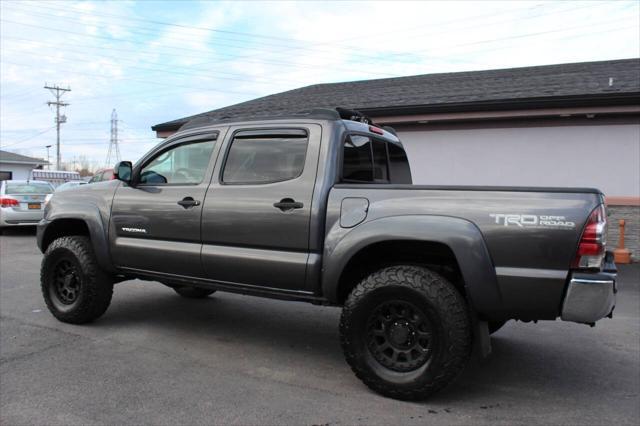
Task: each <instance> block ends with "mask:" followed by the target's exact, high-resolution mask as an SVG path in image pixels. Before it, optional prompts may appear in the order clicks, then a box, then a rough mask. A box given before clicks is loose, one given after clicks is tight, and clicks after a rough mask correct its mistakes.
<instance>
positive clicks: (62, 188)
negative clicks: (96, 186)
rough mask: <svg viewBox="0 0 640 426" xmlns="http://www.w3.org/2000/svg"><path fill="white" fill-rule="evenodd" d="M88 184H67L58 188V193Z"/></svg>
mask: <svg viewBox="0 0 640 426" xmlns="http://www.w3.org/2000/svg"><path fill="white" fill-rule="evenodd" d="M86 184H87V182H67V183H63V184H62V185H60V186H59V187H57V188H56V192H60V191H66V190H68V189H72V188H77V187H79V186H80V185H86Z"/></svg>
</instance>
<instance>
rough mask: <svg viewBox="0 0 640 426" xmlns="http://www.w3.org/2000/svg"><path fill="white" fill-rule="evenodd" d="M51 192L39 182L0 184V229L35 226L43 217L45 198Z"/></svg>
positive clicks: (8, 181) (12, 181) (20, 181)
mask: <svg viewBox="0 0 640 426" xmlns="http://www.w3.org/2000/svg"><path fill="white" fill-rule="evenodd" d="M52 192H53V186H52V185H51V184H50V183H49V182H45V181H41V180H31V181H28V180H5V181H2V182H1V183H0V229H3V228H5V227H10V226H25V225H31V226H33V225H37V224H38V222H40V220H42V217H43V215H44V204H45V198H46V197H47V195H48V194H51V193H52Z"/></svg>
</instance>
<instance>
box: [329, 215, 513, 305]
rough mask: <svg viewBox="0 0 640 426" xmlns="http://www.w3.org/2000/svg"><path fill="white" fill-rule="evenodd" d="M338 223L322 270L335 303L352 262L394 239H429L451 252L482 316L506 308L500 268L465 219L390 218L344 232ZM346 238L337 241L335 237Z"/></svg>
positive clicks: (476, 232) (438, 217) (475, 229)
mask: <svg viewBox="0 0 640 426" xmlns="http://www.w3.org/2000/svg"><path fill="white" fill-rule="evenodd" d="M344 231H345V230H344V229H342V228H340V227H339V224H337V225H336V226H335V227H334V229H332V230H331V231H330V232H329V234H328V235H327V243H326V244H325V253H324V262H323V270H322V283H321V285H322V291H323V294H324V296H325V297H327V298H328V299H329V300H331V301H336V300H337V298H338V284H339V281H340V277H341V275H342V273H343V271H344V269H345V267H346V266H347V264H348V263H349V261H350V260H351V259H352V258H353V256H355V255H356V254H357V253H358V252H359V251H360V250H362V249H364V248H366V247H368V246H370V245H371V244H375V243H379V242H384V241H391V240H407V241H424V242H434V243H441V244H444V245H446V246H447V247H449V248H450V249H451V251H452V252H453V254H454V256H455V257H456V260H457V262H458V265H459V267H460V271H461V273H462V277H463V279H464V285H465V290H466V292H467V295H468V297H469V299H470V303H471V306H472V307H473V308H474V309H475V310H476V312H479V313H487V314H489V313H493V314H495V312H497V311H499V310H501V308H502V297H501V294H500V290H499V287H498V281H497V277H496V272H495V268H494V265H493V262H492V260H491V256H490V254H489V251H488V250H487V247H486V244H485V241H484V238H483V236H482V233H481V232H480V230H479V229H478V228H477V227H476V226H475V225H474V224H473V223H472V222H469V221H467V220H465V219H460V218H456V217H450V216H429V215H407V216H390V217H384V218H380V219H375V220H372V221H369V222H365V223H364V224H362V225H359V226H356V227H355V228H353V229H351V230H349V231H348V232H347V233H346V234H342V232H344ZM332 234H333V235H338V234H340V235H342V236H341V237H334V236H333V235H332Z"/></svg>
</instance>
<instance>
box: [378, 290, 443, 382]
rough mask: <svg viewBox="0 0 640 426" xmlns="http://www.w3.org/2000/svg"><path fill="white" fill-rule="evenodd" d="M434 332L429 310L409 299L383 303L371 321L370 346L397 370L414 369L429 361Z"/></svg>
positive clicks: (384, 362)
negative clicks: (423, 310)
mask: <svg viewBox="0 0 640 426" xmlns="http://www.w3.org/2000/svg"><path fill="white" fill-rule="evenodd" d="M432 335H433V332H432V330H431V323H430V322H429V320H428V318H427V316H426V315H425V313H424V312H422V311H421V310H420V309H418V308H417V307H416V306H414V305H413V304H412V303H410V302H407V301H399V300H396V301H388V302H383V303H382V304H380V305H379V306H378V307H377V308H376V309H374V311H373V312H372V313H371V315H370V317H369V320H368V322H367V339H368V340H367V346H368V347H369V349H370V351H371V353H372V355H373V356H374V358H375V359H376V360H377V361H378V362H379V363H380V364H382V365H384V366H385V367H388V368H390V369H392V370H396V371H412V370H414V369H416V368H418V367H420V366H422V365H423V364H424V363H426V362H427V361H428V359H429V357H430V356H431V351H430V347H431V345H432Z"/></svg>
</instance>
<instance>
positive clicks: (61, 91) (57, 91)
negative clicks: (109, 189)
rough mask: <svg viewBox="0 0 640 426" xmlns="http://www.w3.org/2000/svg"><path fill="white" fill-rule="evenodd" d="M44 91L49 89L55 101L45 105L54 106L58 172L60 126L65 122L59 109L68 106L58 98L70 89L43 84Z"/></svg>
mask: <svg viewBox="0 0 640 426" xmlns="http://www.w3.org/2000/svg"><path fill="white" fill-rule="evenodd" d="M44 88H45V89H49V91H50V92H51V93H52V94H53V96H55V97H56V100H55V101H49V102H47V105H49V106H51V105H55V106H56V133H57V136H56V170H60V125H61V124H62V123H66V122H67V116H66V115H64V114H63V115H60V107H66V106H68V105H69V104H68V103H66V102H61V101H60V98H62V95H64V92H70V91H71V88H69V87H68V86H67V88H66V89H65V88H63V87H60V86H58V85H57V84H55V85H53V86H49V85H48V84H47V83H45V84H44Z"/></svg>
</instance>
